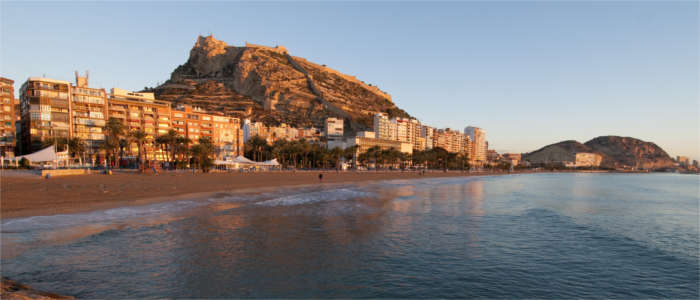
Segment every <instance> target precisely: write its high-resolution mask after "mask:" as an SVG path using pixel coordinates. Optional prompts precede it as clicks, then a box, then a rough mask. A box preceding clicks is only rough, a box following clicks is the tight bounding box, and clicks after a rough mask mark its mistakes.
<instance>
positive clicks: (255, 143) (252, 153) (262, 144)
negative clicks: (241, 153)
mask: <svg viewBox="0 0 700 300" xmlns="http://www.w3.org/2000/svg"><path fill="white" fill-rule="evenodd" d="M245 153H246V155H247V156H248V157H252V158H253V160H254V161H263V160H265V159H264V156H263V155H264V154H268V153H270V146H269V145H268V144H267V141H266V140H265V139H263V138H262V137H260V136H258V135H255V136H253V137H251V138H250V139H248V141H247V142H246V143H245Z"/></svg>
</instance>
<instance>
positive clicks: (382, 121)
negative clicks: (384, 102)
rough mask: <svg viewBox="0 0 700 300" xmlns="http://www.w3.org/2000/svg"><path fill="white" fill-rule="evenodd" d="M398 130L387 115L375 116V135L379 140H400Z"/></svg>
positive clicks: (377, 114) (379, 114)
mask: <svg viewBox="0 0 700 300" xmlns="http://www.w3.org/2000/svg"><path fill="white" fill-rule="evenodd" d="M396 130H397V128H396V123H395V122H391V120H389V116H388V115H387V114H385V113H376V114H375V115H374V133H375V136H376V137H377V138H378V139H382V140H390V141H394V140H398V137H397V136H396Z"/></svg>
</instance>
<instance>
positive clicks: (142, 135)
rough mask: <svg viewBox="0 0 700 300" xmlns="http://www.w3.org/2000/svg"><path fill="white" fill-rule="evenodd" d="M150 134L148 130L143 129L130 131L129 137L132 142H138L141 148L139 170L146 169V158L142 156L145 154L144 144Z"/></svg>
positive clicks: (137, 144) (139, 148)
mask: <svg viewBox="0 0 700 300" xmlns="http://www.w3.org/2000/svg"><path fill="white" fill-rule="evenodd" d="M147 137H148V135H147V134H146V132H144V131H143V130H135V131H132V132H129V139H130V140H131V142H132V143H136V146H137V147H138V150H139V156H138V157H139V158H138V160H139V170H140V171H141V172H143V170H144V159H143V157H142V155H143V154H145V153H144V152H145V150H146V149H145V147H144V145H145V144H146V138H147Z"/></svg>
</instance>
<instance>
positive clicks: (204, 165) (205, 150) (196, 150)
mask: <svg viewBox="0 0 700 300" xmlns="http://www.w3.org/2000/svg"><path fill="white" fill-rule="evenodd" d="M214 150H215V149H214V144H213V143H212V141H211V139H209V138H208V137H203V138H200V139H199V143H198V144H196V145H194V146H192V158H194V161H195V163H196V164H197V165H198V166H199V168H200V169H202V172H204V173H206V172H208V171H209V168H210V167H211V166H212V165H213V163H212V159H211V156H212V155H214V152H215V151H214Z"/></svg>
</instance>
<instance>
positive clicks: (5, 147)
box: [0, 77, 18, 157]
mask: <svg viewBox="0 0 700 300" xmlns="http://www.w3.org/2000/svg"><path fill="white" fill-rule="evenodd" d="M14 83H15V81H14V80H11V79H7V78H3V77H0V156H2V157H14V155H15V147H16V145H17V141H16V138H15V135H16V134H15V121H16V115H17V114H18V112H17V111H16V110H15V109H16V107H15V103H16V100H15V87H14Z"/></svg>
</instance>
